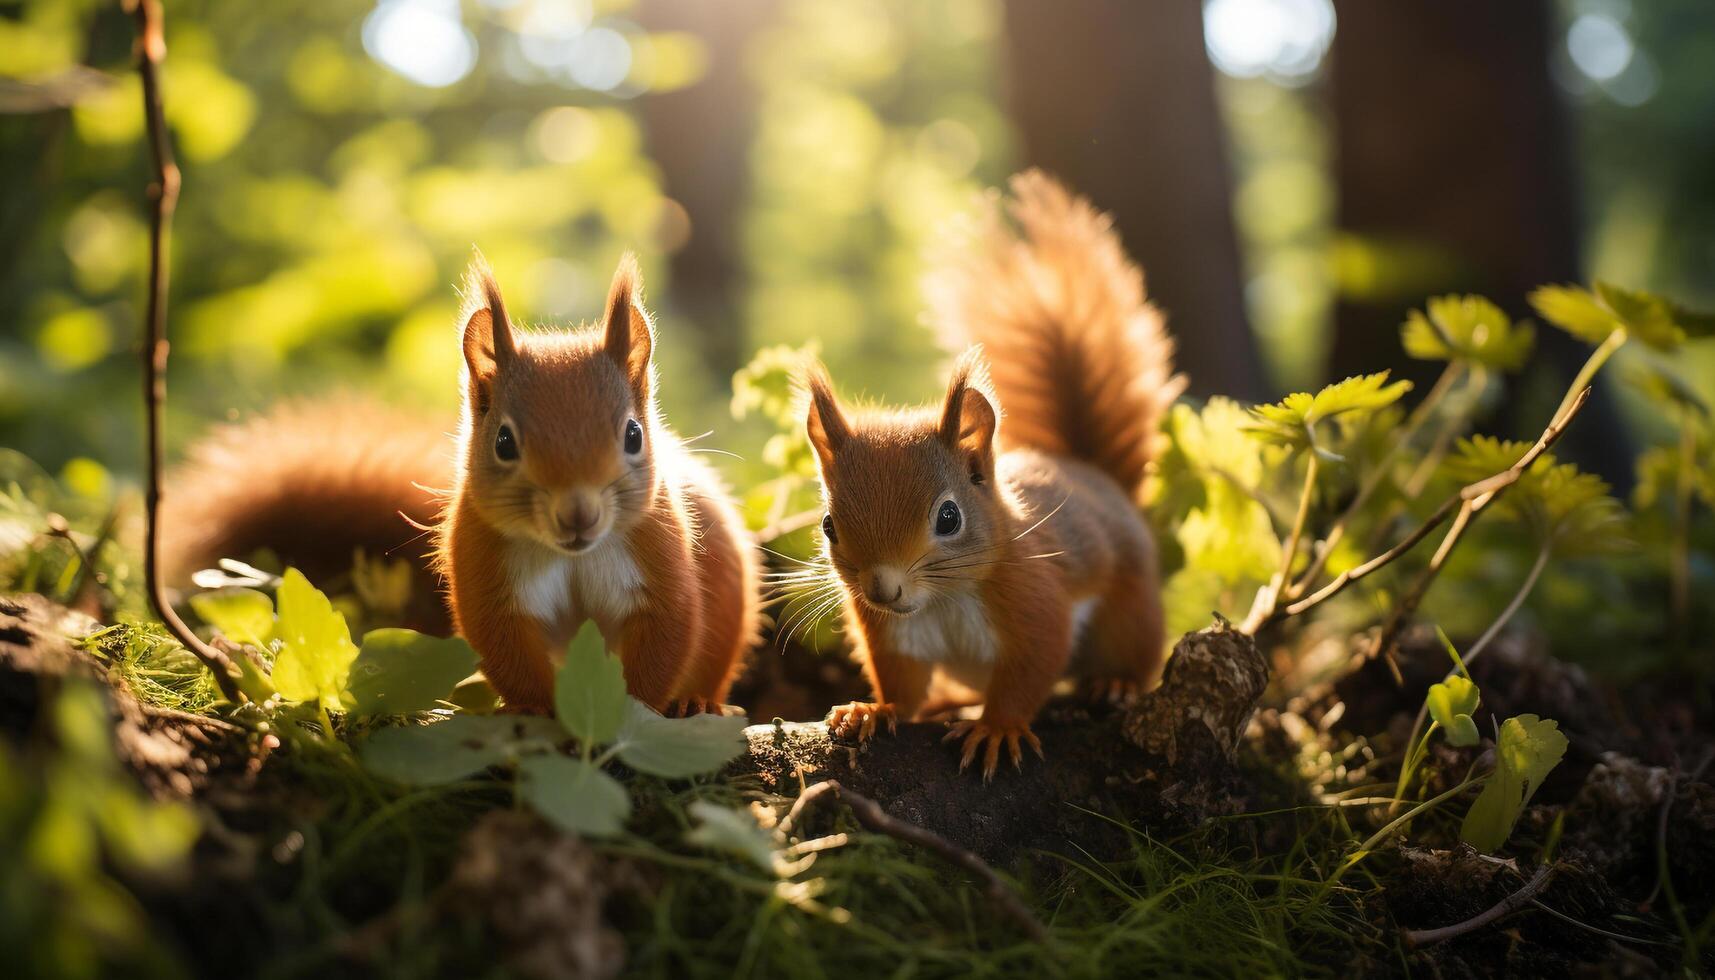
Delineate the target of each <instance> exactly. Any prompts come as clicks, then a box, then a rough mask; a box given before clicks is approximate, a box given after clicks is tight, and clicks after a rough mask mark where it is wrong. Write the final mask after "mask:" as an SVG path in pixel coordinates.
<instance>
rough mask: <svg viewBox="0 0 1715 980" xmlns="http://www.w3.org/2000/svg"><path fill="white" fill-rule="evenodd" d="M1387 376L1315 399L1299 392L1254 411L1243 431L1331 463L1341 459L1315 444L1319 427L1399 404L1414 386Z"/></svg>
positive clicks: (1349, 382) (1349, 383)
mask: <svg viewBox="0 0 1715 980" xmlns="http://www.w3.org/2000/svg"><path fill="white" fill-rule="evenodd" d="M1387 378H1388V372H1386V371H1382V372H1380V373H1377V374H1365V375H1356V376H1353V377H1350V378H1347V379H1346V380H1344V381H1339V382H1336V383H1334V384H1331V385H1328V386H1327V387H1326V388H1323V389H1322V390H1321V391H1319V392H1317V393H1316V394H1315V395H1311V394H1308V393H1306V392H1302V391H1301V392H1297V393H1295V394H1291V395H1287V396H1286V397H1285V398H1284V399H1282V400H1281V401H1280V402H1277V403H1276V404H1273V405H1258V406H1256V407H1255V408H1253V409H1251V415H1252V417H1253V420H1252V421H1251V422H1250V423H1249V424H1247V425H1246V426H1244V431H1246V432H1248V433H1250V434H1251V435H1252V436H1254V437H1255V438H1258V439H1261V440H1262V441H1264V442H1267V443H1271V444H1274V445H1280V446H1286V447H1287V448H1289V449H1291V450H1293V451H1295V452H1296V451H1298V450H1301V449H1310V450H1312V451H1314V452H1315V453H1316V454H1317V455H1319V456H1321V457H1322V458H1324V459H1327V460H1329V461H1331V462H1339V461H1341V457H1340V456H1339V455H1337V454H1335V453H1333V452H1330V451H1329V450H1328V449H1327V448H1325V447H1323V446H1321V445H1319V444H1318V443H1317V441H1316V426H1317V425H1318V424H1319V423H1322V422H1326V421H1328V420H1329V419H1332V418H1335V417H1338V416H1341V415H1345V414H1346V413H1348V412H1374V411H1378V410H1380V409H1383V408H1386V407H1387V406H1389V405H1392V404H1393V403H1394V402H1396V401H1398V400H1399V398H1400V396H1401V395H1404V394H1405V393H1406V392H1408V391H1410V390H1411V382H1409V381H1396V382H1394V383H1393V384H1388V383H1387Z"/></svg>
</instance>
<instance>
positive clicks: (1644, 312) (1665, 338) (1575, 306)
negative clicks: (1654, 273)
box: [1530, 282, 1715, 351]
mask: <svg viewBox="0 0 1715 980" xmlns="http://www.w3.org/2000/svg"><path fill="white" fill-rule="evenodd" d="M1530 303H1531V305H1532V306H1534V307H1535V308H1536V311H1537V312H1538V313H1540V314H1542V317H1543V319H1545V320H1547V321H1548V322H1550V323H1552V324H1554V325H1555V326H1557V327H1560V328H1561V329H1562V330H1565V331H1566V332H1567V333H1570V334H1572V335H1573V336H1575V337H1578V338H1579V339H1581V340H1585V341H1588V342H1590V343H1592V344H1595V343H1601V342H1602V341H1603V340H1605V339H1607V337H1608V335H1609V334H1611V333H1613V332H1614V331H1615V330H1621V329H1623V330H1625V331H1626V335H1627V336H1628V337H1631V338H1635V339H1637V340H1639V341H1641V342H1642V343H1645V344H1648V345H1649V346H1651V347H1654V348H1655V349H1656V350H1660V351H1673V350H1678V349H1679V347H1680V346H1681V345H1683V344H1684V343H1685V340H1686V338H1687V337H1706V336H1709V335H1710V334H1711V333H1715V317H1711V316H1710V315H1708V314H1704V313H1697V312H1693V311H1691V310H1688V309H1686V308H1685V307H1682V306H1678V305H1676V304H1674V303H1672V302H1669V301H1668V300H1666V299H1663V298H1662V297H1660V296H1657V295H1655V294H1653V293H1647V292H1644V291H1643V290H1641V289H1626V288H1624V287H1622V286H1616V285H1614V284H1612V283H1606V282H1598V283H1596V288H1595V289H1594V290H1588V289H1584V288H1582V287H1579V286H1543V287H1542V288H1540V289H1538V290H1536V291H1535V292H1533V293H1531V294H1530Z"/></svg>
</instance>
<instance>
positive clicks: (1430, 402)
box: [1284, 360, 1465, 599]
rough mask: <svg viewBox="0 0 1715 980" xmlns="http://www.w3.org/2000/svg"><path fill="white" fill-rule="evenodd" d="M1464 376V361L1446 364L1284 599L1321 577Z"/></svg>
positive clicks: (1307, 587)
mask: <svg viewBox="0 0 1715 980" xmlns="http://www.w3.org/2000/svg"><path fill="white" fill-rule="evenodd" d="M1464 375H1465V362H1464V361H1461V360H1452V361H1448V362H1447V367H1445V368H1443V369H1442V371H1441V376H1440V377H1438V378H1436V379H1435V384H1434V386H1433V387H1431V388H1430V389H1429V394H1427V395H1424V396H1423V400H1422V401H1420V402H1418V403H1417V407H1416V408H1414V409H1412V410H1411V414H1410V415H1409V416H1407V417H1406V420H1405V424H1404V425H1402V426H1400V428H1399V431H1398V433H1397V434H1396V435H1395V436H1394V439H1393V442H1392V444H1390V445H1389V446H1388V448H1387V451H1386V452H1384V453H1383V454H1382V458H1381V459H1379V460H1377V461H1376V464H1375V466H1374V467H1372V468H1371V471H1370V473H1369V478H1368V479H1366V480H1364V481H1363V483H1362V484H1360V485H1359V487H1358V492H1357V494H1356V495H1354V496H1353V497H1352V502H1351V503H1349V504H1347V505H1346V509H1345V510H1344V511H1342V512H1341V513H1340V516H1339V517H1336V518H1335V519H1334V524H1333V526H1332V527H1330V528H1329V529H1328V533H1327V535H1326V536H1324V538H1323V539H1322V545H1321V547H1320V548H1318V549H1317V550H1316V554H1315V555H1314V557H1313V558H1312V559H1311V561H1310V567H1308V568H1306V569H1305V570H1304V574H1303V575H1302V576H1301V577H1300V578H1299V579H1298V581H1297V582H1296V583H1294V584H1293V585H1292V587H1291V588H1289V589H1287V590H1286V593H1285V595H1284V598H1287V599H1297V598H1299V597H1300V596H1302V595H1304V592H1305V590H1306V589H1309V588H1310V586H1312V585H1314V584H1316V580H1317V579H1318V578H1320V577H1321V575H1322V569H1323V568H1326V567H1327V565H1328V558H1329V557H1330V556H1331V555H1333V553H1334V549H1335V548H1336V547H1338V546H1339V544H1340V542H1341V540H1343V539H1344V538H1345V536H1346V527H1347V525H1348V524H1350V523H1351V521H1352V519H1353V518H1354V517H1356V516H1357V515H1358V513H1359V512H1360V511H1362V510H1363V509H1364V506H1365V505H1366V504H1368V503H1369V502H1370V498H1371V497H1372V496H1374V495H1375V492H1376V490H1378V489H1380V487H1381V485H1382V484H1383V483H1385V482H1387V475H1388V472H1389V470H1390V469H1391V468H1392V466H1393V459H1394V457H1395V456H1397V455H1399V451H1400V450H1401V449H1404V448H1405V447H1406V446H1407V445H1409V444H1410V443H1411V440H1412V439H1413V437H1415V436H1416V435H1417V430H1418V429H1419V428H1421V427H1422V426H1423V423H1424V422H1426V421H1428V420H1429V417H1430V416H1431V415H1432V414H1433V413H1434V412H1435V409H1436V408H1437V407H1438V406H1439V405H1440V404H1441V401H1442V399H1444V398H1446V397H1447V392H1449V391H1451V390H1452V389H1453V386H1454V384H1456V383H1457V382H1458V381H1459V379H1460V378H1462V377H1464Z"/></svg>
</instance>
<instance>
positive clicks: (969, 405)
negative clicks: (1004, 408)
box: [941, 347, 1000, 483]
mask: <svg viewBox="0 0 1715 980" xmlns="http://www.w3.org/2000/svg"><path fill="white" fill-rule="evenodd" d="M989 391H990V389H989V380H988V361H987V360H986V359H985V358H984V357H983V351H982V348H981V347H972V348H970V349H969V350H967V351H965V352H964V353H963V354H961V355H959V359H958V360H957V361H954V362H953V376H952V378H951V379H950V380H949V381H948V382H947V399H946V401H945V402H943V403H942V407H941V441H942V442H944V443H946V444H947V445H948V446H949V447H951V448H952V449H954V450H955V451H957V452H960V453H963V454H966V455H967V457H968V459H969V461H970V466H971V479H972V482H976V483H981V482H983V481H985V480H987V479H989V478H991V477H992V476H993V473H994V437H995V430H996V429H998V428H999V426H1000V413H999V411H998V410H997V409H996V407H995V401H994V396H993V395H991V394H990V393H989Z"/></svg>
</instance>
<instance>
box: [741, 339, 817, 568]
mask: <svg viewBox="0 0 1715 980" xmlns="http://www.w3.org/2000/svg"><path fill="white" fill-rule="evenodd" d="M820 354H821V345H819V344H817V343H814V342H811V343H809V344H805V345H804V346H802V347H787V346H785V345H783V344H779V345H775V346H773V347H764V348H763V349H761V350H759V351H757V352H756V356H754V357H752V358H751V359H750V363H748V364H746V365H745V366H744V367H742V368H739V369H738V371H737V372H736V373H734V374H733V376H732V417H733V418H734V419H736V420H738V421H743V420H745V419H746V418H749V417H750V416H751V415H757V416H760V417H761V418H762V419H763V420H764V421H766V422H768V423H769V424H770V425H771V426H772V427H773V428H774V430H775V431H774V433H773V434H772V435H770V436H769V437H768V441H767V442H766V443H764V444H763V447H762V460H763V462H765V463H767V464H768V465H770V466H772V467H774V468H775V469H776V470H777V471H779V474H780V475H779V476H777V477H775V478H774V479H773V480H770V481H768V482H767V483H764V484H762V485H761V486H759V487H757V488H756V489H755V490H752V491H751V492H750V493H748V494H746V495H745V501H744V503H745V510H746V513H747V515H748V516H749V517H750V518H751V525H752V528H751V529H752V530H755V531H757V532H758V538H759V539H760V540H761V541H762V542H763V543H765V544H766V543H768V542H770V541H773V540H774V539H776V538H780V537H783V536H785V535H787V534H790V533H792V532H793V531H796V530H800V529H802V528H804V527H808V526H810V525H811V524H813V523H815V520H816V518H817V517H818V516H819V515H820V511H815V510H794V508H795V507H798V508H803V507H806V506H808V505H809V503H810V502H811V501H810V497H809V491H810V490H811V489H812V487H813V485H814V481H815V479H816V456H815V453H814V452H813V451H812V450H811V449H810V440H809V439H808V438H807V437H806V436H805V434H804V426H803V420H802V418H801V417H800V416H799V411H798V391H797V379H798V378H799V377H800V376H801V375H802V373H803V369H804V366H805V365H807V364H810V363H812V362H814V361H815V360H816V358H817V357H818V356H820Z"/></svg>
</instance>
